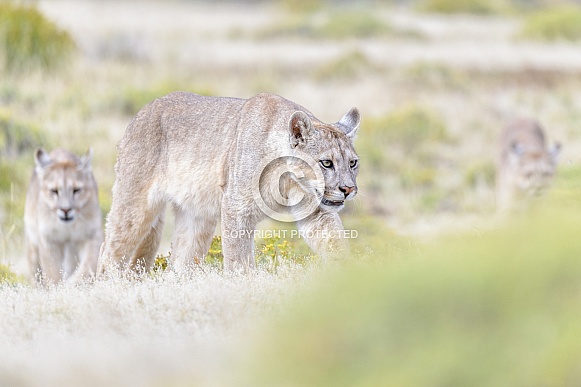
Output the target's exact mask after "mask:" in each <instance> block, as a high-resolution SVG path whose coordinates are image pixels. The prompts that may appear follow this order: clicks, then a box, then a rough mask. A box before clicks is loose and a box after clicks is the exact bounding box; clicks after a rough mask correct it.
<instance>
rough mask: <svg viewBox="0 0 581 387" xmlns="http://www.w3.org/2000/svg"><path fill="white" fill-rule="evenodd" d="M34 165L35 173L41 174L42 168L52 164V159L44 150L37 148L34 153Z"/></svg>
mask: <svg viewBox="0 0 581 387" xmlns="http://www.w3.org/2000/svg"><path fill="white" fill-rule="evenodd" d="M34 163H35V164H36V173H38V174H41V173H42V171H43V170H44V168H46V167H47V166H48V165H49V164H50V163H52V159H51V158H50V156H49V154H48V153H46V152H45V151H44V149H42V148H38V149H37V150H36V152H34Z"/></svg>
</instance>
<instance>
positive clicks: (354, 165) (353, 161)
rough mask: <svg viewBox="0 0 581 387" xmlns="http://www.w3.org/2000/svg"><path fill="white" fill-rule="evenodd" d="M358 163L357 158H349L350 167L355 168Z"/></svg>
mask: <svg viewBox="0 0 581 387" xmlns="http://www.w3.org/2000/svg"><path fill="white" fill-rule="evenodd" d="M358 163H359V160H351V161H349V166H350V167H351V168H355V167H356V166H357V164H358Z"/></svg>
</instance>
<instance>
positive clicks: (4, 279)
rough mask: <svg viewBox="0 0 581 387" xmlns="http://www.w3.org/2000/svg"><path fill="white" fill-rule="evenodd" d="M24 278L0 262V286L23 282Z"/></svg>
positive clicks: (24, 281)
mask: <svg viewBox="0 0 581 387" xmlns="http://www.w3.org/2000/svg"><path fill="white" fill-rule="evenodd" d="M25 283H26V280H25V279H24V278H23V277H22V276H19V275H18V274H16V273H14V272H13V271H12V270H10V268H9V267H8V266H5V265H2V264H0V286H1V285H12V286H13V285H19V284H25Z"/></svg>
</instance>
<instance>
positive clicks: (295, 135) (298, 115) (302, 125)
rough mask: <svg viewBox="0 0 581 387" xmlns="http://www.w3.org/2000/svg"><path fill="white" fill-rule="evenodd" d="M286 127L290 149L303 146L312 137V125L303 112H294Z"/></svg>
mask: <svg viewBox="0 0 581 387" xmlns="http://www.w3.org/2000/svg"><path fill="white" fill-rule="evenodd" d="M288 126H289V132H290V134H289V140H290V145H291V148H295V147H296V146H297V145H299V144H304V143H305V142H306V141H307V139H308V138H309V137H311V135H312V131H313V124H312V123H311V119H310V118H309V116H307V113H305V112H301V111H296V112H294V113H293V114H292V116H291V118H290V120H289V123H288Z"/></svg>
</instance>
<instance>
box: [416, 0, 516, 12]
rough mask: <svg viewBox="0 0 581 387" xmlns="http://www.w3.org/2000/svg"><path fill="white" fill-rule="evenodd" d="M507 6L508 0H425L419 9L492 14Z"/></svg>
mask: <svg viewBox="0 0 581 387" xmlns="http://www.w3.org/2000/svg"><path fill="white" fill-rule="evenodd" d="M507 7H508V4H507V2H506V1H503V0H423V1H422V2H421V3H420V4H419V6H418V9H419V10H420V11H423V12H435V13H448V14H456V13H471V14H477V15H490V14H496V13H499V12H502V11H504V10H505V9H506V8H507Z"/></svg>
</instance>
